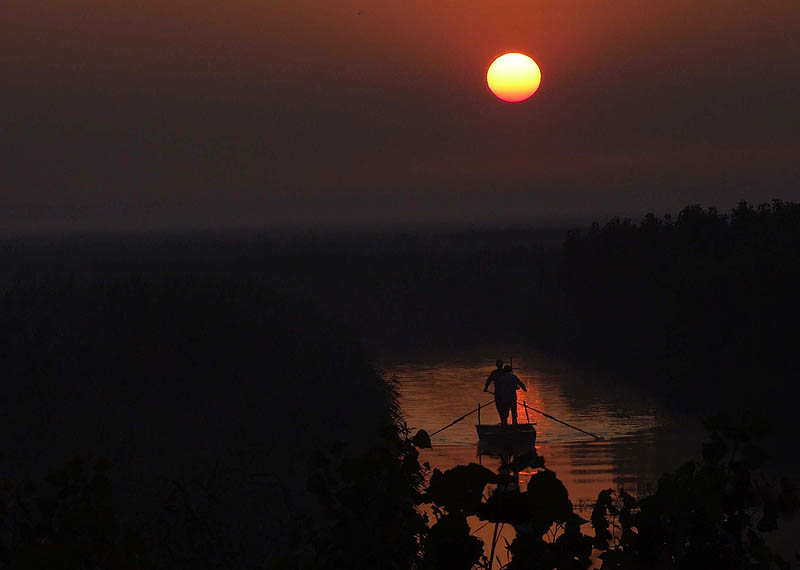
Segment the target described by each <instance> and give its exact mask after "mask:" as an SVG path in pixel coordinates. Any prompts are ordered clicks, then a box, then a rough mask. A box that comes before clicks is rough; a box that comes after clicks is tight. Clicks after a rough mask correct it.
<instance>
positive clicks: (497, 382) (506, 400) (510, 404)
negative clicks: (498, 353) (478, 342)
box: [483, 360, 528, 426]
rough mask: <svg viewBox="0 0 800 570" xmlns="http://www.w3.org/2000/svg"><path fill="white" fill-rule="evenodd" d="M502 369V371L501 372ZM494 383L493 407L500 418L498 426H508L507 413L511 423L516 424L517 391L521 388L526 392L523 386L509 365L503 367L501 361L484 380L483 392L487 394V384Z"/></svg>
mask: <svg viewBox="0 0 800 570" xmlns="http://www.w3.org/2000/svg"><path fill="white" fill-rule="evenodd" d="M501 367H502V370H501ZM492 382H494V405H495V407H496V408H497V413H498V415H499V416H500V424H501V425H504V426H505V425H508V412H509V411H510V412H511V422H512V423H513V424H514V425H516V424H517V390H518V389H520V388H522V389H523V390H525V391H526V392H527V391H528V389H527V388H526V387H525V384H523V383H522V381H521V380H520V379H519V378H518V377H517V375H516V374H514V372H513V370H512V368H511V366H510V365H508V364H506V365H505V366H504V367H503V361H502V360H498V361H497V370H493V371H492V373H491V374H490V375H489V378H487V379H486V385H485V386H484V388H483V391H484V392H488V390H489V384H490V383H492Z"/></svg>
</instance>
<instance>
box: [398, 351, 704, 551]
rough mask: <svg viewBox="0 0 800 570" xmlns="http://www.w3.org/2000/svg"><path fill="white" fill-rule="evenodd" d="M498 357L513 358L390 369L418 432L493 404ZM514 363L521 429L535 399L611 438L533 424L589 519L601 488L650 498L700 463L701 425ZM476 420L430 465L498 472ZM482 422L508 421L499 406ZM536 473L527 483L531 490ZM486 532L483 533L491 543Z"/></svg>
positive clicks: (423, 358)
mask: <svg viewBox="0 0 800 570" xmlns="http://www.w3.org/2000/svg"><path fill="white" fill-rule="evenodd" d="M498 356H499V357H501V358H502V357H504V356H505V357H506V358H504V359H505V360H506V362H508V354H507V353H505V354H504V353H502V352H493V351H491V350H485V349H484V350H479V351H470V352H469V353H464V354H447V355H445V354H436V353H435V352H432V353H431V352H429V353H427V354H425V355H413V356H402V357H397V358H396V359H394V361H391V360H384V362H385V369H386V372H387V373H388V374H390V375H396V376H397V378H398V380H399V389H400V396H401V405H402V409H403V412H404V415H405V417H406V420H407V422H408V424H409V426H411V427H412V428H415V429H419V428H423V429H426V430H428V431H429V432H433V431H435V430H437V429H439V428H441V427H443V426H445V425H447V424H448V423H450V422H451V421H453V420H454V419H455V418H457V417H458V416H461V415H463V414H464V413H466V412H468V411H470V410H474V409H475V408H477V405H478V403H479V402H480V403H481V404H485V403H487V402H490V401H491V400H492V396H491V395H490V394H486V393H484V392H483V386H484V382H485V380H486V377H487V376H488V374H489V373H490V372H491V371H492V369H493V368H494V361H495V359H496V358H498ZM513 363H514V372H515V373H516V374H517V375H518V376H519V377H520V379H521V380H522V381H523V383H524V384H525V385H526V387H527V389H528V391H527V392H523V391H521V390H520V391H519V392H517V394H518V396H517V399H518V414H519V418H520V421H525V410H524V408H522V406H521V405H519V402H522V401H525V402H527V403H528V405H530V406H532V407H534V408H537V409H539V410H542V411H544V412H546V413H548V414H550V415H552V416H555V417H557V418H559V419H562V420H564V421H566V422H568V423H571V424H573V425H576V426H578V427H580V428H582V429H584V430H586V431H588V432H592V433H596V434H598V435H600V436H602V437H603V438H604V439H603V440H602V441H595V440H594V439H593V438H591V437H589V436H586V435H584V434H581V433H579V432H576V431H574V430H572V429H570V428H568V427H566V426H564V425H561V424H559V423H556V422H554V421H552V420H550V419H547V418H544V417H542V416H541V415H540V414H534V413H530V420H531V421H532V422H535V423H536V430H537V445H536V447H537V451H538V453H539V454H540V455H543V456H544V457H545V462H546V465H547V467H548V468H549V469H552V470H553V471H555V472H556V474H557V475H558V477H559V478H560V479H561V480H562V481H563V482H564V484H565V485H566V487H567V489H568V490H569V494H570V499H571V500H572V502H573V504H574V505H575V506H576V509H577V510H578V511H579V512H581V514H582V515H583V516H584V518H588V516H587V514H588V513H587V511H589V512H590V511H591V508H592V506H593V503H594V501H595V499H596V497H597V494H598V493H599V492H600V491H601V490H603V489H608V488H613V489H620V488H624V489H625V490H626V491H628V492H630V493H632V494H636V495H641V494H643V493H646V492H649V491H650V490H651V489H653V488H654V484H655V483H656V481H657V480H658V477H659V476H660V474H661V473H663V472H664V471H665V470H672V469H674V468H676V467H677V466H678V465H680V463H681V462H683V461H685V460H687V459H690V458H692V457H693V456H694V455H695V454H696V452H697V451H698V449H699V443H700V441H701V440H700V438H701V436H702V432H701V430H700V427H699V423H697V422H696V421H692V420H688V419H687V418H678V417H674V416H672V415H669V414H667V413H666V412H665V411H664V410H662V409H659V408H658V406H657V405H656V404H654V403H652V402H647V401H645V400H644V399H643V398H642V397H641V396H640V395H635V394H632V393H630V392H629V391H628V390H627V389H625V388H624V387H622V386H616V385H614V383H613V382H609V381H604V382H601V381H599V380H597V379H595V378H592V377H590V376H587V375H586V374H581V373H579V372H576V371H575V370H574V369H571V368H570V367H568V366H566V365H564V364H563V363H558V362H555V361H553V360H551V359H547V358H545V357H543V356H541V355H538V354H536V353H534V352H530V351H527V352H525V351H515V352H513ZM476 417H477V416H476V415H474V414H473V415H472V416H469V417H467V418H466V419H465V420H463V421H462V422H460V423H457V424H455V425H454V426H452V427H450V428H448V429H447V430H445V431H443V432H442V433H441V434H438V435H436V436H434V437H433V448H432V449H431V450H425V451H424V452H423V454H422V456H421V459H422V460H423V461H429V462H430V464H431V466H432V467H438V468H439V469H442V470H444V469H448V468H450V467H453V466H455V465H458V464H467V463H469V462H470V461H473V462H480V463H482V464H483V465H486V466H487V467H490V468H495V467H496V466H497V465H498V460H496V459H493V458H489V457H481V458H479V457H478V456H477V439H478V438H477V434H476V432H475V423H476ZM481 421H482V423H498V422H499V419H498V416H497V412H496V410H495V408H494V405H493V404H492V405H491V406H489V407H488V408H486V409H485V410H482V411H481ZM530 475H531V473H530V472H527V473H522V474H521V475H520V483H521V486H522V488H523V489H524V487H525V485H526V483H527V479H528V478H529V477H530ZM473 522H475V521H473ZM586 530H588V527H586ZM586 530H585V531H586ZM486 531H488V529H486V530H485V531H484V532H486ZM484 532H480V533H478V534H479V535H481V538H483V539H484V541H485V542H486V541H487V537H486V536H483V534H484ZM490 539H491V533H489V535H488V540H490Z"/></svg>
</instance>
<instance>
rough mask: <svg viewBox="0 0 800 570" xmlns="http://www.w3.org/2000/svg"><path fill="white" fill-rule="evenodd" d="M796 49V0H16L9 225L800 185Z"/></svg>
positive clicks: (532, 215)
mask: <svg viewBox="0 0 800 570" xmlns="http://www.w3.org/2000/svg"><path fill="white" fill-rule="evenodd" d="M506 51H522V52H525V53H527V54H529V55H530V56H532V57H533V58H534V59H535V60H536V61H537V62H538V63H539V66H540V67H541V69H542V75H543V80H542V85H541V88H540V90H539V92H538V93H537V94H536V95H535V96H534V97H533V98H532V99H530V100H529V101H527V102H525V103H520V104H509V103H503V102H501V101H499V100H498V99H496V98H495V97H494V96H493V95H492V94H491V93H490V92H489V91H488V89H487V88H486V85H485V71H486V68H487V67H488V65H489V63H491V61H492V60H493V58H494V57H496V56H498V55H500V54H502V53H504V52H506ZM798 62H800V3H798V0H785V1H784V0H774V1H768V0H719V1H702V0H672V1H661V0H647V1H643V0H607V1H601V0H592V1H588V0H551V1H547V2H541V1H535V0H527V1H516V0H515V1H499V0H491V1H488V0H487V1H474V0H439V1H432V0H381V1H376V0H373V1H371V2H358V1H351V0H346V1H340V2H337V1H335V0H330V1H328V0H317V1H310V0H280V1H274V0H226V1H224V2H222V1H218V2H211V1H209V0H192V1H189V0H176V1H170V0H138V1H131V0H51V1H49V2H41V1H39V0H4V2H3V6H2V8H0V73H1V75H0V109H1V110H2V111H1V112H0V229H47V228H74V229H89V228H106V229H108V228H120V229H144V228H191V227H199V228H213V227H218V228H229V227H237V226H245V227H274V226H284V225H293V224H299V225H330V224H342V223H378V224H383V223H404V222H420V221H440V220H441V221H451V222H452V221H456V222H459V221H460V222H474V221H481V222H485V223H492V222H504V221H508V222H519V221H529V220H530V221H548V220H549V221H559V220H566V219H576V218H587V217H588V218H591V217H599V218H602V217H603V216H607V215H609V214H641V213H644V212H646V211H655V212H656V213H659V214H660V213H665V212H667V211H674V210H676V209H677V208H679V207H681V206H683V205H686V204H688V203H696V202H699V203H702V204H704V205H719V206H720V207H722V208H728V207H729V206H732V205H733V204H735V202H737V201H738V200H740V199H747V200H749V201H753V202H758V201H764V200H769V199H772V198H782V199H786V200H800V184H798V182H800V160H799V159H798V158H799V157H800V152H799V151H800V137H799V135H800V110H799V109H800V64H799V63H798Z"/></svg>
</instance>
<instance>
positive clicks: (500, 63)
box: [486, 53, 542, 103]
mask: <svg viewBox="0 0 800 570" xmlns="http://www.w3.org/2000/svg"><path fill="white" fill-rule="evenodd" d="M541 82H542V72H541V70H540V69H539V66H538V65H536V62H535V61H533V60H532V59H531V58H529V57H528V56H527V55H525V54H523V53H507V54H504V55H501V56H500V57H498V58H497V59H495V60H494V61H493V62H492V65H490V66H489V70H488V71H487V72H486V83H487V84H488V85H489V89H490V90H491V91H492V93H494V94H495V95H497V97H499V98H500V99H502V100H503V101H508V102H509V103H519V102H520V101H524V100H525V99H527V98H528V97H530V96H531V95H533V94H534V93H536V90H537V89H539V84H540V83H541Z"/></svg>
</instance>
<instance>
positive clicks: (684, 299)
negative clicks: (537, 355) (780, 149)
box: [531, 200, 800, 411]
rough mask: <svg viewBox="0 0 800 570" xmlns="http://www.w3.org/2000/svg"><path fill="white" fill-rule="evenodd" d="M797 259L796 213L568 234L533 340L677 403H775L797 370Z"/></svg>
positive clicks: (688, 217)
mask: <svg viewBox="0 0 800 570" xmlns="http://www.w3.org/2000/svg"><path fill="white" fill-rule="evenodd" d="M798 251H800V204H793V203H785V202H781V201H777V200H776V201H774V202H772V203H770V204H761V205H759V206H758V207H753V206H752V205H749V204H747V203H745V202H741V203H740V204H739V205H738V206H737V207H736V208H734V209H733V210H732V211H731V213H730V214H727V215H726V214H722V213H720V212H718V211H717V210H716V209H715V208H708V209H705V208H702V207H700V206H696V205H694V206H687V207H686V208H684V209H683V210H681V212H680V213H679V214H678V215H677V217H675V218H672V217H670V216H668V215H667V216H664V217H663V218H658V217H656V216H654V215H653V214H648V215H646V216H645V217H644V218H643V219H642V220H641V222H639V223H638V224H637V223H634V222H633V221H631V220H630V219H622V220H621V219H619V218H614V219H612V220H611V221H610V222H608V223H606V224H605V225H603V226H600V225H599V224H594V225H593V226H592V228H591V229H590V230H589V231H583V232H580V231H574V232H571V233H570V234H569V235H568V237H567V239H566V242H565V244H564V246H563V248H562V251H561V259H560V265H559V267H558V270H557V278H556V280H555V283H554V284H553V286H552V291H551V295H548V296H547V297H546V298H543V299H541V300H540V304H539V306H538V307H537V309H536V310H535V311H534V318H533V319H532V321H533V322H534V323H535V326H533V327H531V331H532V334H533V335H534V337H535V342H536V344H537V345H538V346H541V347H545V348H547V349H549V350H552V351H554V352H556V353H558V354H561V355H564V356H568V357H569V358H571V359H574V360H576V361H579V362H583V363H584V364H587V365H592V366H597V367H599V368H601V369H606V370H612V371H614V372H616V373H622V374H626V375H627V376H628V377H629V378H630V379H631V381H632V382H639V383H641V382H645V383H646V385H647V388H648V389H649V390H652V391H655V392H657V393H660V394H661V395H662V396H667V397H670V398H671V400H672V402H673V403H674V404H675V405H679V406H685V407H689V408H692V409H698V408H699V409H702V408H703V407H704V406H705V403H706V402H709V403H711V406H708V407H709V408H710V409H714V408H715V407H718V405H719V402H720V401H721V402H724V403H725V404H726V405H735V404H736V403H737V402H742V401H750V402H751V403H755V402H759V403H762V402H764V401H765V400H768V403H770V404H778V403H779V400H780V398H775V395H776V394H775V393H774V392H776V391H777V392H780V391H782V390H785V389H786V388H788V387H790V386H791V385H792V384H793V378H795V377H796V370H797V361H796V358H795V357H794V355H793V351H794V346H795V344H796V339H795V337H796V326H797V323H798V322H800V321H799V320H800V297H798V294H797V292H798V291H800V256H798V255H797V252H798ZM642 379H644V380H642ZM781 411H783V410H781Z"/></svg>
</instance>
